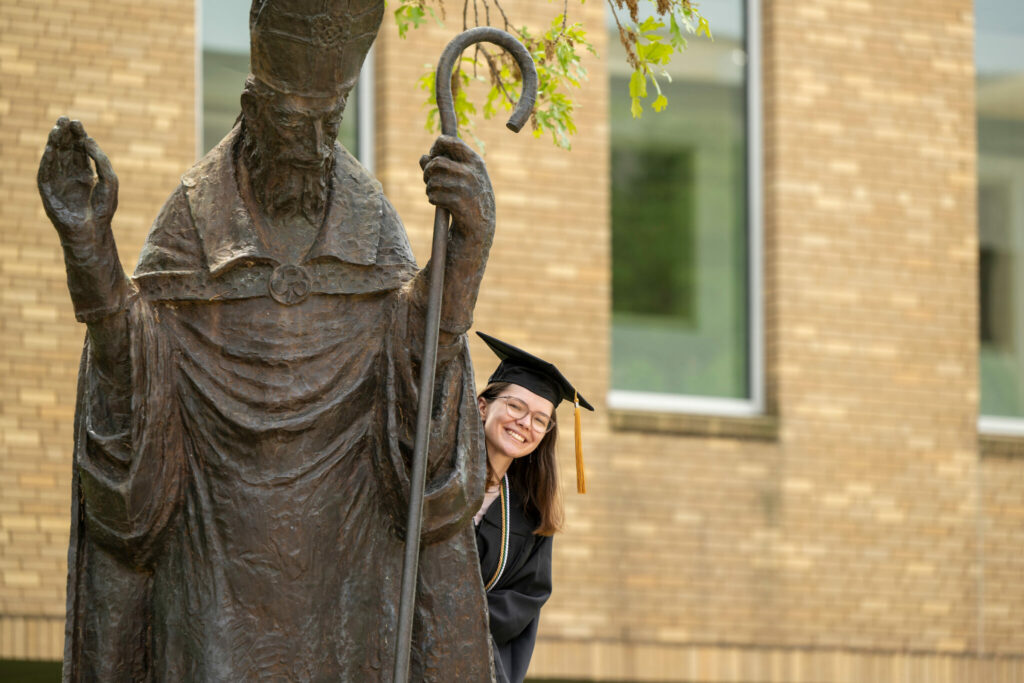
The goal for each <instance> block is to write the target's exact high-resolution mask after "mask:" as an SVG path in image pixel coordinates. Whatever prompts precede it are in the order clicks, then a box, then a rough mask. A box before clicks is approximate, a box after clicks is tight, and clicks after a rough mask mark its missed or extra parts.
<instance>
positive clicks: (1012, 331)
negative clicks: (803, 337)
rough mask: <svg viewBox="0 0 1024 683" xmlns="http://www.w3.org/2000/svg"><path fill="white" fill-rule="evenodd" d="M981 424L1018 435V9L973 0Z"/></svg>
mask: <svg viewBox="0 0 1024 683" xmlns="http://www.w3.org/2000/svg"><path fill="white" fill-rule="evenodd" d="M975 17H976V22H975V26H976V31H977V34H976V36H975V63H976V67H977V75H976V79H977V115H978V246H979V259H978V269H979V283H978V285H979V287H978V290H979V297H980V300H979V323H980V324H979V328H980V329H979V333H980V336H981V349H980V353H981V356H980V359H979V363H980V374H981V414H982V415H984V416H985V417H984V418H982V421H981V426H982V429H984V430H986V431H1001V432H1007V431H1008V432H1015V433H1019V434H1024V261H1022V256H1024V51H1022V50H1021V45H1024V12H1022V11H1021V6H1020V0H976V2H975Z"/></svg>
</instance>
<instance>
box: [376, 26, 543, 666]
mask: <svg viewBox="0 0 1024 683" xmlns="http://www.w3.org/2000/svg"><path fill="white" fill-rule="evenodd" d="M482 42H488V43H494V44H496V45H498V46H500V47H502V48H504V49H505V50H506V51H507V52H508V53H509V54H511V55H512V57H513V58H515V60H516V62H517V63H518V65H519V71H520V72H521V73H522V75H523V91H522V93H521V94H520V96H519V102H518V103H517V104H516V108H515V111H513V112H512V116H511V118H509V120H508V123H507V124H505V125H506V126H508V128H509V129H510V130H511V131H512V132H514V133H518V132H519V131H520V130H521V129H522V127H523V125H524V124H525V123H526V120H527V119H528V118H529V116H530V112H532V111H533V105H534V102H535V101H536V99H537V69H536V68H535V67H534V64H533V58H532V57H530V53H529V52H528V51H527V50H526V48H525V47H523V44H522V43H520V42H519V41H518V40H516V39H515V38H514V37H513V36H512V35H511V34H509V33H506V32H505V31H502V30H500V29H496V28H492V27H490V26H480V27H478V28H474V29H470V30H468V31H464V32H462V33H460V34H459V35H457V36H455V38H453V39H452V41H451V42H450V43H448V46H447V47H446V48H445V49H444V52H442V53H441V59H440V60H438V62H437V74H436V77H435V81H436V83H435V93H436V96H437V110H438V112H439V114H440V116H441V133H442V134H443V135H451V136H454V137H458V134H459V132H458V119H457V118H456V116H455V105H454V103H453V101H452V69H453V67H454V66H455V60H456V59H458V58H459V55H461V54H462V51H463V50H465V49H466V48H467V47H469V46H470V45H473V44H474V43H482ZM448 221H449V215H448V211H446V210H445V209H442V208H441V207H437V210H436V211H435V212H434V241H433V245H432V246H431V250H430V263H431V264H432V266H433V267H432V268H431V269H430V294H429V298H428V299H427V328H426V335H425V339H424V349H423V357H422V361H421V364H420V395H419V403H418V406H417V411H416V442H415V445H414V446H413V453H412V473H411V475H410V480H409V516H408V521H407V524H406V526H405V529H406V532H405V559H404V562H403V564H402V596H401V602H400V603H399V611H398V634H397V635H398V639H397V642H396V645H395V647H396V652H395V672H394V677H393V679H392V680H393V681H394V683H405V682H406V681H408V680H409V657H410V654H411V652H410V648H411V646H412V622H413V608H414V606H415V603H416V574H417V571H418V569H419V556H420V530H421V528H422V526H423V488H424V484H425V480H426V472H427V449H428V447H429V446H430V415H431V412H432V411H433V408H434V374H435V371H436V369H437V368H436V366H437V335H438V330H439V329H440V324H441V296H442V291H441V290H442V288H443V287H444V265H445V255H446V253H447V251H448Z"/></svg>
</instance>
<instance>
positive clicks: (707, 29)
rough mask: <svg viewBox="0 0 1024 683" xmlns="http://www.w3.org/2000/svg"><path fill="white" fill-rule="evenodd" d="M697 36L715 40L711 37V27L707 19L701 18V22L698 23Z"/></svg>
mask: <svg viewBox="0 0 1024 683" xmlns="http://www.w3.org/2000/svg"><path fill="white" fill-rule="evenodd" d="M697 35H698V36H700V35H704V36H707V37H708V38H710V39H711V40H714V39H715V38H714V36H712V35H711V25H710V24H708V20H707V17H701V18H700V21H698V22H697Z"/></svg>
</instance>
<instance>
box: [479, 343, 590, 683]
mask: <svg viewBox="0 0 1024 683" xmlns="http://www.w3.org/2000/svg"><path fill="white" fill-rule="evenodd" d="M477 334H478V335H479V336H480V338H481V339H483V340H484V341H485V342H486V343H487V345H488V346H489V347H490V348H491V350H492V351H494V352H495V354H497V356H498V357H499V358H501V364H500V365H498V368H497V369H496V370H495V371H494V373H493V374H492V375H491V377H490V379H489V380H488V381H487V387H486V388H485V389H484V390H483V392H481V393H480V396H479V397H478V399H477V405H478V407H479V409H480V417H481V419H483V421H484V440H485V442H486V444H487V493H486V495H485V496H484V503H483V505H482V506H481V508H480V511H479V512H478V513H477V514H476V517H475V518H474V521H475V523H476V542H477V550H478V551H479V554H480V574H481V578H482V580H483V582H484V588H485V590H486V591H487V606H488V613H489V615H490V630H491V638H492V646H493V650H494V666H495V671H496V673H497V680H498V681H499V682H503V681H511V682H513V683H518V682H521V681H522V680H523V678H525V676H526V671H527V669H528V668H529V666H530V658H531V656H532V655H533V646H534V642H535V641H536V638H537V626H538V624H539V622H540V609H541V607H543V606H544V603H545V602H547V599H548V597H549V596H550V595H551V543H552V536H553V535H554V533H555V532H556V531H558V530H559V528H560V527H561V524H562V504H561V498H560V496H559V489H558V466H557V463H556V460H555V442H556V441H557V439H558V425H557V421H556V417H555V408H556V407H558V404H559V403H560V402H561V401H562V399H567V400H570V401H578V403H579V405H580V406H583V407H584V408H587V409H588V410H593V407H591V405H590V404H589V403H587V401H586V399H584V398H583V397H581V396H579V395H578V393H577V392H576V390H575V388H574V387H573V386H572V385H571V384H570V383H569V382H568V380H566V379H565V377H564V376H562V373H561V372H559V371H558V368H556V367H555V366H554V365H552V364H551V363H548V362H547V361H544V360H542V359H540V358H537V357H536V356H534V355H532V354H529V353H527V352H526V351H523V350H522V349H518V348H516V347H514V346H512V345H511V344H506V343H505V342H503V341H500V340H498V339H495V338H494V337H491V336H488V335H486V334H482V333H480V332H477ZM495 502H497V503H498V504H497V505H495V504H494V503H495Z"/></svg>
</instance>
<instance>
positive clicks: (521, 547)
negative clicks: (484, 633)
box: [476, 487, 552, 683]
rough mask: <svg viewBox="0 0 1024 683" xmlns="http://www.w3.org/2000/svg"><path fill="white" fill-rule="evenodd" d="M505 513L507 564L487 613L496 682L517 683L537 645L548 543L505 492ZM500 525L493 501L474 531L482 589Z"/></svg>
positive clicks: (547, 578) (491, 569)
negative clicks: (506, 514) (507, 504)
mask: <svg viewBox="0 0 1024 683" xmlns="http://www.w3.org/2000/svg"><path fill="white" fill-rule="evenodd" d="M508 507H509V552H508V561H507V562H506V564H505V569H504V571H503V572H502V573H501V576H500V577H499V578H498V580H497V581H496V582H495V583H494V585H493V586H492V587H491V588H490V590H489V591H487V607H488V612H489V614H490V627H491V637H492V638H493V641H494V669H495V673H496V676H497V680H498V681H499V683H503V682H504V681H508V682H509V683H522V681H523V679H524V678H525V677H526V670H527V669H528V668H529V666H530V657H532V656H533V646H534V643H535V642H536V640H537V626H538V624H539V623H540V608H541V607H543V605H544V603H545V602H547V599H548V598H549V597H550V596H551V542H552V537H551V536H537V535H535V534H534V533H533V530H534V529H536V528H537V524H538V521H537V520H536V519H535V518H533V517H532V516H531V515H528V514H527V513H526V511H525V510H523V507H522V503H521V501H520V499H519V497H518V496H517V495H516V493H515V491H514V490H513V489H512V488H511V487H510V490H509V506H508ZM501 525H502V505H501V498H500V496H499V497H498V498H497V499H496V500H495V501H494V502H493V503H492V504H491V506H490V507H489V508H488V509H487V512H486V514H485V515H484V517H483V519H482V520H480V524H479V525H478V526H477V528H476V545H477V551H478V552H479V553H480V574H481V576H482V578H483V581H484V584H485V585H486V584H487V583H488V582H489V581H490V580H491V578H492V577H493V576H494V574H495V571H496V569H497V567H498V562H499V561H500V555H501Z"/></svg>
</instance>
